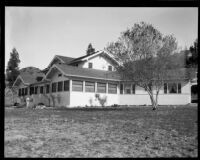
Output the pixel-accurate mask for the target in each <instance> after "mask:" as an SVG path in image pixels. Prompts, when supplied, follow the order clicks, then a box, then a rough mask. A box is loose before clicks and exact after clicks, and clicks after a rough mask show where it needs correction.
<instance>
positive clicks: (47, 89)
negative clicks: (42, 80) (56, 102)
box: [46, 84, 50, 93]
mask: <svg viewBox="0 0 200 160" xmlns="http://www.w3.org/2000/svg"><path fill="white" fill-rule="evenodd" d="M49 87H50V85H49V84H47V85H46V93H49Z"/></svg>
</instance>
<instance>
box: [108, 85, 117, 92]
mask: <svg viewBox="0 0 200 160" xmlns="http://www.w3.org/2000/svg"><path fill="white" fill-rule="evenodd" d="M108 93H117V84H108Z"/></svg>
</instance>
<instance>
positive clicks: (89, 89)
mask: <svg viewBox="0 0 200 160" xmlns="http://www.w3.org/2000/svg"><path fill="white" fill-rule="evenodd" d="M85 91H86V92H94V91H95V83H94V82H85Z"/></svg>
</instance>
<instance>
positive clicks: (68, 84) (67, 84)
mask: <svg viewBox="0 0 200 160" xmlns="http://www.w3.org/2000/svg"><path fill="white" fill-rule="evenodd" d="M66 82H67V83H66ZM63 83H64V84H63V86H64V88H63V90H64V91H69V90H70V81H69V80H65V81H64V82H63Z"/></svg>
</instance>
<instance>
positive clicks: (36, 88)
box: [35, 86, 38, 94]
mask: <svg viewBox="0 0 200 160" xmlns="http://www.w3.org/2000/svg"><path fill="white" fill-rule="evenodd" d="M37 90H38V87H37V86H36V87H35V94H37Z"/></svg>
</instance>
